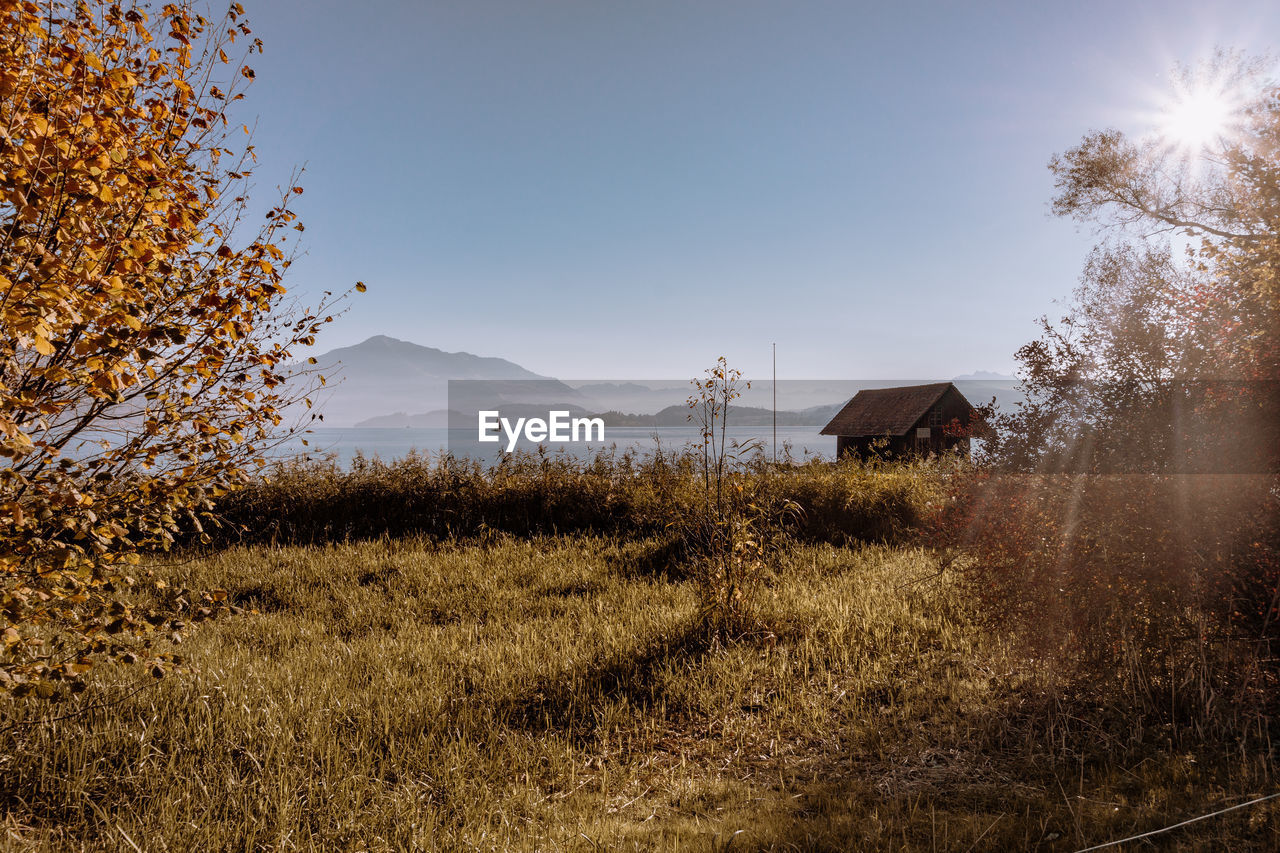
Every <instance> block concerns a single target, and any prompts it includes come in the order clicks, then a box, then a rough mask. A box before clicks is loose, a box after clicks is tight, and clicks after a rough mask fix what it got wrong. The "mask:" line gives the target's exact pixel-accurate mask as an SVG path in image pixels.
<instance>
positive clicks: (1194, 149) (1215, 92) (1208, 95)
mask: <svg viewBox="0 0 1280 853" xmlns="http://www.w3.org/2000/svg"><path fill="white" fill-rule="evenodd" d="M1240 107H1241V99H1240V97H1239V96H1238V95H1237V94H1235V93H1233V92H1231V91H1229V90H1228V89H1226V88H1225V87H1222V86H1214V85H1201V86H1197V87H1194V88H1182V87H1179V89H1178V90H1176V91H1175V92H1174V94H1173V97H1172V98H1171V99H1170V100H1169V102H1168V103H1167V104H1166V106H1165V108H1164V110H1162V111H1161V115H1160V120H1159V122H1158V132H1159V134H1160V136H1161V137H1163V138H1164V140H1165V142H1166V143H1167V144H1168V145H1169V146H1170V147H1172V148H1176V149H1179V150H1181V151H1182V152H1183V153H1185V154H1200V153H1202V152H1203V151H1205V150H1206V149H1208V148H1212V147H1214V146H1215V145H1216V144H1218V143H1219V142H1221V141H1223V140H1225V139H1227V138H1229V137H1230V136H1232V135H1233V133H1234V132H1235V130H1236V128H1237V126H1238V123H1239V120H1240Z"/></svg>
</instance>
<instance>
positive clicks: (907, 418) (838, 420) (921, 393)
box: [822, 382, 959, 437]
mask: <svg viewBox="0 0 1280 853" xmlns="http://www.w3.org/2000/svg"><path fill="white" fill-rule="evenodd" d="M952 387H954V386H953V385H952V384H951V383H950V382H934V383H933V384H931V385H906V386H904V387H901V388H866V389H863V390H862V391H859V392H858V393H857V394H856V395H854V398H853V399H852V400H850V401H849V402H848V404H846V405H845V407H844V408H843V409H841V410H840V411H839V413H837V414H836V416H835V417H834V418H832V419H831V423H829V424H827V425H826V426H825V427H823V428H822V435H842V436H848V437H859V436H876V435H905V434H906V432H907V430H909V429H911V428H912V427H913V426H915V425H916V423H917V422H918V421H919V420H920V418H922V417H924V415H925V413H926V412H928V411H929V409H930V408H932V407H933V405H934V403H937V402H938V400H940V399H942V395H943V394H945V393H946V392H947V389H948V388H952ZM956 393H959V392H958V391H957V392H956Z"/></svg>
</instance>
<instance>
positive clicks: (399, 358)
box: [313, 335, 554, 426]
mask: <svg viewBox="0 0 1280 853" xmlns="http://www.w3.org/2000/svg"><path fill="white" fill-rule="evenodd" d="M316 361H317V362H318V367H319V369H320V370H321V372H322V373H323V374H324V375H325V377H326V378H327V379H328V384H327V385H326V386H325V387H324V388H322V389H320V391H319V392H317V393H316V394H315V395H313V399H314V401H315V404H316V406H315V409H313V411H319V412H320V413H322V414H323V415H324V423H325V425H326V426H351V425H353V424H355V423H356V422H357V421H365V420H367V419H369V418H371V417H376V416H380V415H385V414H389V413H392V412H406V411H408V412H414V411H416V412H431V411H432V410H436V409H444V408H445V407H446V406H447V404H448V383H449V380H450V379H545V378H546V377H543V376H539V375H538V374H536V373H534V372H533V371H530V370H526V369H525V368H523V367H521V366H520V365H518V364H515V363H514V362H510V361H507V360H506V359H503V358H491V357H485V356H479V355H473V354H471V353H469V352H445V351H443V350H438V349H436V348H434V347H424V346H421V345H419V344H414V343H409V342H408V341H401V340H397V339H395V338H389V337H387V336H386V335H374V336H373V337H372V338H369V339H368V340H367V341H364V342H362V343H358V344H356V345H355V346H349V347H339V348H338V349H334V350H330V351H329V352H326V353H324V354H322V355H318V356H316ZM553 381H554V380H553ZM401 423H403V421H402V422H401Z"/></svg>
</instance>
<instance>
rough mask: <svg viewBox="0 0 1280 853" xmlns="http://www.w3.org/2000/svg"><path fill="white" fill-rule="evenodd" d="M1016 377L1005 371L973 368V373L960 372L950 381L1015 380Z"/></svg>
mask: <svg viewBox="0 0 1280 853" xmlns="http://www.w3.org/2000/svg"><path fill="white" fill-rule="evenodd" d="M1017 380H1018V377H1016V376H1009V375H1008V374H1005V373H994V372H992V371H990V370H975V371H974V372H973V373H962V374H960V375H959V376H957V377H955V378H954V379H952V380H951V381H952V382H1016V381H1017Z"/></svg>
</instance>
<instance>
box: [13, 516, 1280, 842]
mask: <svg viewBox="0 0 1280 853" xmlns="http://www.w3.org/2000/svg"><path fill="white" fill-rule="evenodd" d="M663 548H664V543H663V542H662V541H661V540H660V539H657V538H637V537H626V538H620V537H616V536H599V535H575V536H564V537H546V538H537V537H533V538H528V537H526V538H519V539H517V538H512V537H508V536H506V535H501V534H489V535H487V536H484V537H482V538H480V539H477V540H473V541H470V542H467V543H461V542H453V541H445V542H440V541H436V540H433V539H427V538H398V539H389V538H384V539H381V540H374V541H364V542H351V543H344V544H329V545H312V546H291V547H281V548H271V547H266V546H253V547H236V548H230V549H226V550H222V551H220V552H217V553H214V554H211V555H208V556H204V557H201V558H198V559H194V560H193V561H191V562H188V563H182V564H178V565H174V566H171V567H168V568H165V569H162V571H163V572H164V574H166V575H167V576H168V577H170V578H172V579H174V580H178V581H182V582H185V583H187V584H188V585H190V586H192V587H196V588H214V587H220V588H225V589H226V590H227V591H228V592H229V594H230V597H231V599H232V600H233V601H234V602H236V603H237V604H239V605H241V606H243V607H246V608H251V609H252V610H255V611H257V612H251V613H246V614H245V615H242V616H236V617H230V618H225V619H221V620H219V621H217V622H216V623H213V624H207V625H204V626H201V627H200V628H199V629H197V630H194V631H193V632H192V633H190V635H189V636H187V637H185V638H184V641H183V648H184V650H185V651H186V653H187V654H188V655H189V658H190V661H191V670H190V671H189V672H186V673H183V674H179V675H177V676H174V677H170V678H166V679H164V680H162V681H159V682H151V681H149V680H148V679H147V678H146V677H144V675H143V673H141V672H138V671H134V670H130V669H127V668H121V669H103V670H101V671H100V672H98V673H96V674H95V675H94V676H93V678H94V680H95V681H94V689H92V690H90V691H88V692H87V693H85V694H83V695H82V696H80V697H77V698H75V699H73V700H71V701H70V702H68V703H64V704H62V705H59V706H53V707H48V706H41V705H38V704H30V703H21V702H15V701H13V700H0V701H2V702H3V703H4V704H3V705H0V803H2V804H3V810H4V813H3V822H4V825H3V827H0V832H2V833H3V835H2V837H3V839H4V841H3V842H2V843H0V848H2V849H6V850H15V851H26V850H111V851H115V850H119V851H136V850H145V851H148V852H149V853H150V851H164V850H174V851H177V850H182V851H186V850H228V851H230V850H237V851H257V850H263V851H266V850H352V851H355V850H366V851H381V850H453V849H483V850H489V849H493V850H499V849H511V850H602V849H608V850H632V849H643V850H649V849H652V850H666V849H705V850H727V849H734V850H843V849H865V850H903V849H907V850H922V851H923V850H928V851H933V850H957V851H965V850H1046V851H1049V850H1054V851H1061V850H1075V849H1078V848H1080V847H1084V846H1087V845H1088V844H1091V843H1099V842H1101V841H1105V840H1109V839H1113V838H1118V837H1123V836H1126V835H1130V834H1133V833H1135V832H1141V831H1145V830H1149V829H1154V828H1157V827H1160V826H1164V825H1167V824H1171V823H1174V822H1176V821H1178V820H1182V819H1184V818H1187V817H1191V816H1193V815H1196V814H1200V813H1204V812H1208V811H1212V810H1214V809H1215V808H1220V807H1222V806H1224V805H1228V804H1231V803H1234V802H1239V801H1241V800H1244V799H1248V798H1250V797H1253V796H1259V795H1262V794H1267V793H1270V792H1272V791H1273V790H1275V788H1276V783H1275V766H1274V759H1275V756H1274V754H1273V751H1272V746H1271V740H1270V734H1269V732H1268V731H1266V730H1265V728H1263V729H1259V730H1258V731H1256V732H1254V733H1252V734H1251V733H1249V732H1243V733H1241V736H1240V738H1239V739H1238V740H1236V741H1233V742H1231V743H1225V744H1224V743H1221V742H1210V741H1206V740H1204V739H1198V738H1197V736H1196V733H1195V732H1194V731H1192V730H1186V729H1179V728H1176V727H1173V726H1169V725H1162V724H1153V723H1150V722H1149V721H1146V720H1144V719H1142V718H1135V717H1133V716H1132V715H1131V714H1129V713H1128V712H1127V709H1126V705H1125V702H1124V697H1123V696H1117V695H1111V694H1105V693H1097V692H1091V691H1090V690H1089V688H1088V685H1081V684H1078V683H1071V682H1070V681H1069V680H1068V679H1066V678H1065V677H1063V676H1061V675H1060V674H1055V673H1054V672H1052V671H1046V668H1045V666H1044V665H1043V663H1042V662H1038V661H1036V660H1030V659H1027V658H1026V657H1025V656H1023V655H1019V654H1017V653H1016V652H1015V649H1014V648H1013V647H1012V646H1011V645H1010V644H1009V643H1007V642H1006V641H1005V640H1004V639H1003V638H1001V637H1000V636H998V635H996V634H994V633H992V632H991V631H989V630H985V629H982V628H981V627H980V626H979V625H978V624H977V623H976V622H975V620H974V619H973V618H972V614H971V609H970V608H971V605H970V604H969V602H968V600H967V599H966V597H965V594H964V592H963V588H962V585H961V584H960V583H959V582H958V581H957V579H956V577H955V576H954V572H953V571H951V570H944V571H942V572H941V573H939V569H940V567H939V564H938V562H937V560H936V558H935V557H934V556H933V555H932V554H930V553H929V552H927V551H924V550H920V549H918V548H913V547H911V546H909V545H902V544H899V545H884V544H847V545H832V544H826V543H816V544H815V543H808V544H795V545H793V546H791V547H789V548H788V549H786V550H785V551H784V552H783V554H782V555H781V558H780V561H779V563H778V564H777V565H776V566H774V567H773V571H772V575H771V578H770V582H769V584H768V585H767V587H766V588H765V591H764V593H763V595H762V597H761V602H760V616H761V618H760V627H759V628H758V630H756V631H754V632H752V633H750V634H748V635H745V636H743V637H741V638H739V639H737V640H735V641H732V642H721V641H720V640H718V639H717V637H716V635H715V634H713V633H711V632H708V631H707V630H706V629H705V628H704V627H703V625H702V623H701V622H700V621H699V617H698V602H697V594H696V590H695V588H694V586H693V585H692V583H691V582H689V581H685V580H681V579H680V578H679V576H678V575H676V574H673V573H666V572H664V571H662V568H663V565H662V562H663V560H662V554H663V553H664V551H663ZM1118 665H1119V664H1118ZM135 679H137V680H138V681H135ZM135 684H137V685H145V686H141V688H140V689H138V687H135ZM135 690H136V692H134V691H135ZM104 701H108V702H111V704H109V705H107V706H105V707H93V705H94V704H95V703H101V702H104ZM48 718H53V719H48ZM1155 841H1156V842H1157V845H1158V846H1161V847H1162V849H1180V850H1222V849H1232V850H1273V849H1276V848H1277V847H1280V801H1272V802H1270V803H1267V804H1263V805H1260V806H1256V807H1253V808H1250V809H1242V810H1239V811H1236V812H1232V813H1230V814H1227V815H1223V816H1221V817H1216V818H1212V819H1210V820H1206V821H1202V822H1200V823H1197V824H1193V825H1192V826H1189V827H1186V828H1183V829H1179V830H1175V831H1174V832H1172V833H1169V834H1166V835H1164V836H1160V837H1158V838H1157V839H1155ZM1119 849H1126V848H1119ZM1128 849H1133V848H1128Z"/></svg>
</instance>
